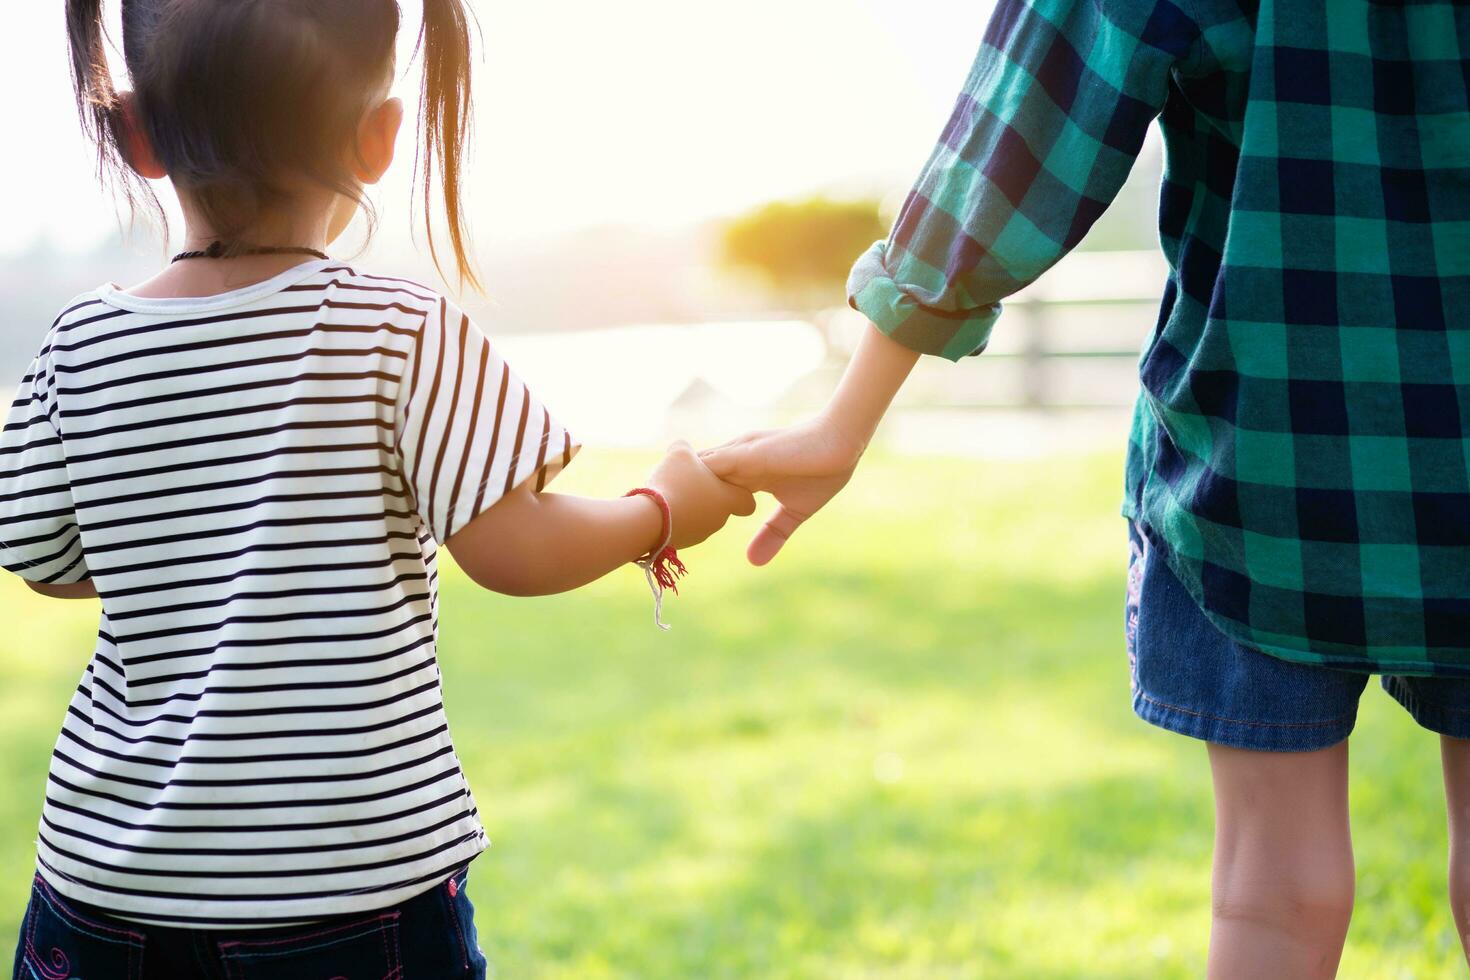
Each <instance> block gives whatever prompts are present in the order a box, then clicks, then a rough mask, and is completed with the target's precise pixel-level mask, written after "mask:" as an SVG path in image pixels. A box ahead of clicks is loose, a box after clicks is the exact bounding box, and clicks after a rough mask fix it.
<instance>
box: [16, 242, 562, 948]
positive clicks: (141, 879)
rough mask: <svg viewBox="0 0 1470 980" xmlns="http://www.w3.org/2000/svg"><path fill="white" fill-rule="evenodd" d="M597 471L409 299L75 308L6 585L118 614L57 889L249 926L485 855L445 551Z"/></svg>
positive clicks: (57, 814) (87, 721)
mask: <svg viewBox="0 0 1470 980" xmlns="http://www.w3.org/2000/svg"><path fill="white" fill-rule="evenodd" d="M575 448H576V444H575V443H574V442H573V440H572V438H571V437H570V436H569V435H568V433H567V431H566V430H565V429H564V428H563V427H562V426H561V425H559V424H558V423H557V422H556V421H555V420H554V419H553V418H552V417H551V416H550V415H549V414H548V413H547V411H546V409H545V408H544V407H543V406H542V405H541V403H540V402H538V401H537V400H536V398H535V397H534V396H533V395H532V394H531V393H530V392H529V391H528V390H527V389H526V387H525V386H524V385H523V384H522V383H521V382H520V380H519V379H518V378H517V377H516V376H515V375H514V374H513V373H512V372H511V371H510V369H509V368H508V367H507V366H506V364H505V363H504V361H502V360H501V358H500V357H499V355H498V354H497V353H496V351H495V349H494V348H493V347H492V346H491V345H490V343H489V342H488V341H487V340H486V338H485V336H484V335H483V334H482V333H481V332H480V331H479V330H478V329H477V328H476V327H475V326H474V324H472V323H471V322H470V321H469V319H468V318H467V317H466V316H465V315H464V314H463V313H461V312H460V311H459V310H458V309H456V308H455V307H454V306H453V305H452V304H451V303H449V302H447V301H446V300H444V299H443V298H441V297H439V296H437V295H435V294H434V293H433V292H432V291H430V290H428V289H426V288H425V287H423V286H419V285H416V284H414V283H411V282H407V281H404V280H401V279H387V278H382V277H377V276H368V275H364V274H361V273H358V272H356V271H355V270H353V269H351V268H349V267H347V266H345V265H343V264H340V263H335V262H331V261H318V262H308V263H306V264H304V265H300V266H297V267H295V268H293V269H290V270H289V271H287V272H285V273H283V274H281V275H279V276H277V277H275V278H273V279H270V280H268V281H265V282H261V283H258V284H256V285H252V286H249V287H247V288H244V289H240V290H236V291H233V292H229V293H225V294H221V295H216V296H210V297H204V298H171V299H143V298H139V297H135V296H130V295H127V294H125V293H123V292H121V291H120V290H118V289H117V288H116V287H113V286H104V287H101V288H99V289H97V290H95V291H93V292H91V293H87V294H84V295H82V296H80V297H78V298H77V299H76V300H75V301H73V302H72V303H71V304H69V305H68V307H67V309H66V310H65V311H64V312H63V313H62V314H61V316H60V317H59V318H58V320H57V322H56V324H55V325H54V326H53V327H52V329H51V330H50V332H49V333H48V334H47V336H46V339H45V342H44V345H43V347H42V348H41V352H40V353H39V354H38V355H37V357H36V359H35V361H34V363H33V364H32V365H31V368H30V370H29V372H28V373H27V374H26V376H25V377H24V378H23V379H22V380H21V384H20V389H19V394H18V395H17V397H16V400H15V405H14V408H13V409H12V411H11V414H10V417H9V421H8V423H7V424H6V426H5V430H4V434H3V440H0V563H3V564H4V566H5V567H6V568H7V569H9V570H10V571H13V572H17V573H18V574H20V575H21V576H23V577H25V578H27V579H30V580H31V581H35V582H43V583H70V582H79V581H82V580H85V579H88V578H90V579H91V580H92V582H93V583H94V585H95V587H96V589H97V593H98V595H99V596H100V597H101V601H102V617H101V624H100V628H99V629H98V632H97V645H96V650H95V653H94V654H93V656H92V660H91V662H90V663H89V664H88V666H87V668H86V671H85V673H84V674H83V676H82V680H81V684H80V686H79V687H78V688H77V692H76V696H75V697H74V698H73V699H72V702H71V704H70V706H69V707H68V708H67V709H66V715H65V717H64V719H63V723H62V730H61V736H60V739H59V740H58V741H57V744H56V749H55V752H54V755H53V758H52V762H51V769H50V776H49V780H48V784H47V790H46V800H45V805H44V809H43V811H42V816H41V827H40V836H39V838H38V843H37V849H38V861H39V867H40V872H41V874H42V875H43V876H44V877H45V878H46V880H47V881H49V882H50V883H51V885H52V886H53V887H55V888H56V890H57V891H59V892H61V893H62V894H63V895H66V896H68V897H71V898H74V899H76V900H78V901H82V902H87V903H91V904H93V905H97V906H101V907H104V908H107V909H109V910H112V911H114V912H116V913H117V914H118V915H120V916H123V917H127V918H133V919H137V920H141V921H145V922H153V923H159V924H169V925H180V926H193V927H207V928H248V927H251V926H266V925H271V924H277V923H286V922H301V921H309V920H313V919H319V918H323V917H325V916H330V915H335V914H340V913H349V912H361V911H365V910H370V909H374V908H381V907H384V906H388V905H393V904H397V903H399V902H402V901H404V900H406V899H408V898H410V897H412V896H414V895H415V894H418V893H419V892H422V891H424V890H426V889H428V888H431V887H433V886H434V885H435V884H436V883H438V882H439V881H442V880H443V879H444V878H446V877H448V876H449V875H450V874H451V873H452V872H454V871H455V870H456V869H458V868H459V867H461V866H463V865H464V864H465V863H467V862H468V861H469V860H470V859H471V858H473V857H474V856H475V855H476V854H478V853H479V852H480V851H482V850H483V849H484V848H485V847H486V840H485V833H484V830H483V829H482V827H481V824H480V821H479V818H478V815H477V812H476V809H475V803H474V800H473V798H472V797H471V795H470V790H469V786H468V784H467V783H466V780H465V777H464V774H463V772H462V771H461V768H460V763H459V760H458V758H457V756H456V755H455V751H454V746H453V743H452V742H451V740H450V737H449V730H448V727H447V724H446V721H445V716H444V707H443V703H442V700H441V696H440V680H439V668H438V666H437V663H436V660H435V641H436V627H437V611H438V597H437V588H436V584H437V574H436V565H435V548H436V542H443V541H445V540H447V539H448V538H449V537H450V536H451V535H453V534H454V533H455V532H456V531H458V530H460V529H461V528H463V527H464V526H465V525H466V524H467V523H468V522H469V521H470V520H471V519H472V518H473V517H475V516H476V515H477V514H479V513H480V512H482V511H483V510H485V509H486V508H487V507H489V506H491V505H492V504H493V503H495V501H496V500H497V499H499V498H500V497H501V496H502V495H503V494H505V493H506V492H508V491H509V490H511V489H512V488H514V487H516V486H518V485H520V484H522V483H523V482H524V481H526V480H530V479H535V480H537V481H538V484H544V482H545V481H546V480H547V479H548V478H549V477H550V476H551V475H552V474H554V472H555V471H557V470H559V469H560V468H561V467H562V466H564V465H565V464H566V463H567V462H568V461H569V460H570V459H571V456H572V454H573V452H574V450H575ZM46 652H47V653H48V654H50V653H52V652H53V651H46ZM55 652H63V651H55Z"/></svg>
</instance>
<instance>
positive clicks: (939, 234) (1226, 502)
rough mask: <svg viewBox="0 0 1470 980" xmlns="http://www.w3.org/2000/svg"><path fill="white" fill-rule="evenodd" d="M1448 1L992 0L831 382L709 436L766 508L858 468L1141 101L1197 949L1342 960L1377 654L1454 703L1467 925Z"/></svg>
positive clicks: (1155, 565)
mask: <svg viewBox="0 0 1470 980" xmlns="http://www.w3.org/2000/svg"><path fill="white" fill-rule="evenodd" d="M1467 99H1470V5H1467V4H1464V3H1458V2H1450V0H1426V2H1418V3H1411V4H1397V3H1369V2H1363V0H1336V2H1330V3H1325V4H1324V3H1319V2H1306V0H1261V2H1260V3H1259V4H1257V3H1255V2H1251V0H1245V2H1241V0H1000V2H999V3H998V6H997V8H996V10H995V13H994V16H993V18H992V20H991V22H990V26H989V28H988V30H987V32H986V34H985V39H984V44H983V46H982V48H981V51H980V55H979V57H978V59H977V61H976V63H975V67H974V69H973V71H972V72H971V75H970V77H969V80H968V81H967V83H966V85H965V88H964V91H963V93H962V94H961V95H960V98H959V100H958V103H957V105H956V106H955V109H954V113H953V115H952V117H951V119H950V121H949V124H948V125H947V126H946V128H945V130H944V133H943V135H942V136H941V138H940V140H939V144H938V147H937V148H936V149H935V151H934V154H933V156H932V157H931V159H930V161H929V163H928V166H927V167H926V168H925V169H924V171H923V173H922V175H921V176H920V178H919V181H918V184H917V186H916V187H915V188H914V190H913V192H912V193H911V194H910V195H909V198H908V200H907V202H906V203H905V205H904V207H903V209H902V211H901V213H900V214H899V216H898V219H897V222H896V225H895V227H894V229H893V232H892V235H891V237H890V238H889V239H888V240H887V241H886V242H881V243H879V244H877V245H875V246H874V247H873V249H872V250H871V251H869V252H868V253H867V254H866V255H864V256H863V257H862V258H861V259H860V260H859V261H858V263H857V266H856V268H855V269H854V271H853V275H852V279H851V282H850V298H851V302H852V304H853V306H854V307H856V308H857V309H858V310H860V311H861V312H863V313H864V314H866V315H867V317H868V318H869V319H870V320H871V321H872V323H873V324H874V327H875V329H873V330H871V331H870V332H869V333H868V335H867V336H865V337H864V338H863V340H862V342H861V343H860V345H859V348H858V350H857V352H856V355H855V357H854V360H853V362H852V364H851V365H850V367H849V370H848V372H847V374H846V375H845V377H844V379H843V381H842V383H841V385H840V387H839V389H838V391H837V392H836V394H835V395H834V397H833V400H832V403H831V405H830V406H829V408H828V410H827V411H825V412H824V413H822V414H821V415H820V416H819V417H818V418H816V419H814V420H812V421H810V422H808V423H805V424H803V425H799V426H796V427H794V428H791V429H787V430H781V431H777V432H766V433H754V434H751V435H747V436H744V437H742V438H740V439H738V440H735V441H734V442H732V443H729V444H727V445H725V446H722V447H719V448H717V449H715V450H712V451H709V452H707V453H706V454H705V458H706V460H707V462H709V463H710V465H711V466H712V467H713V468H714V469H715V471H716V472H717V473H718V474H719V475H721V476H723V477H725V478H726V479H729V480H732V481H734V482H736V483H739V484H742V485H744V486H746V487H747V488H749V489H752V490H768V491H771V492H773V493H774V494H775V495H776V497H777V498H778V499H779V500H780V503H781V507H780V509H779V510H778V512H777V513H776V515H775V516H774V517H773V518H772V519H771V521H770V522H769V523H768V524H767V525H766V527H765V528H764V529H763V530H762V531H761V532H760V533H759V534H758V536H757V538H756V540H755V541H754V542H753V543H752V545H751V553H750V554H751V559H752V561H754V562H756V563H757V564H761V563H764V562H765V561H768V560H769V559H770V558H771V557H772V556H773V555H774V554H775V553H776V551H778V550H779V549H780V547H781V545H782V544H783V542H784V541H785V539H786V538H788V537H789V536H790V535H791V534H792V533H793V532H794V531H795V530H796V528H797V527H798V526H799V525H800V524H801V522H802V521H803V520H805V519H806V518H807V517H809V516H810V515H811V514H812V513H814V512H815V511H816V510H817V509H818V508H820V507H821V506H822V505H823V504H824V503H825V502H826V501H827V500H828V499H830V498H831V497H832V495H834V494H835V493H836V492H837V491H838V490H839V489H841V487H842V486H843V485H844V484H845V483H846V482H847V479H848V478H849V476H850V475H851V473H852V471H853V468H854V467H855V465H856V463H857V461H858V458H859V457H860V456H861V454H862V451H863V447H864V446H865V445H866V444H867V442H868V440H869V438H870V436H871V435H872V433H873V430H874V428H875V427H876V425H877V423H878V420H879V418H880V417H881V415H882V413H883V411H884V410H885V409H886V408H887V406H888V404H889V402H890V400H891V399H892V397H893V395H894V393H895V392H896V391H897V389H898V387H899V386H900V385H901V384H902V382H903V380H904V378H905V377H906V375H907V374H908V372H909V369H910V368H911V366H912V365H913V363H914V361H915V359H916V358H917V356H918V355H919V354H938V355H940V356H943V357H946V358H949V359H952V360H958V359H960V358H963V357H965V356H967V355H971V354H976V353H979V352H980V351H981V350H983V349H984V347H985V345H986V342H987V339H988V338H989V335H990V331H991V328H992V327H993V325H994V324H995V321H996V319H997V317H998V315H999V313H1000V300H1001V299H1002V298H1003V297H1005V296H1007V295H1008V294H1010V293H1013V292H1015V291H1016V290H1018V289H1020V288H1021V287H1023V286H1025V285H1026V284H1027V283H1029V282H1031V281H1032V280H1034V279H1036V278H1037V277H1038V276H1040V275H1041V274H1042V273H1043V272H1045V271H1046V270H1047V269H1048V268H1049V267H1050V266H1051V265H1052V264H1054V263H1055V262H1056V261H1057V260H1058V259H1060V258H1061V257H1062V256H1063V255H1064V254H1066V252H1067V251H1068V250H1069V249H1071V248H1072V247H1073V246H1075V245H1076V244H1077V243H1078V242H1079V241H1081V240H1082V238H1083V236H1084V235H1085V234H1086V233H1087V230H1088V229H1089V228H1090V227H1091V225H1092V224H1093V222H1094V221H1095V220H1096V219H1097V217H1098V216H1099V215H1100V214H1101V213H1102V211H1103V210H1104V208H1106V207H1107V206H1108V204H1109V203H1110V202H1111V200H1112V199H1113V197H1114V195H1115V194H1116V192H1117V191H1118V189H1119V187H1120V186H1121V185H1122V183H1123V181H1124V178H1125V176H1126V175H1127V173H1128V171H1129V168H1130V167H1131V165H1132V163H1133V161H1134V158H1135V157H1136V155H1137V153H1138V151H1139V149H1140V147H1141V145H1142V143H1143V140H1144V136H1145V133H1146V131H1147V130H1148V128H1149V126H1150V125H1151V124H1152V122H1153V120H1154V119H1158V120H1159V123H1160V126H1161V128H1162V130H1163V136H1164V146H1165V154H1166V168H1165V176H1164V184H1163V191H1162V194H1161V197H1160V205H1159V231H1160V237H1161V240H1162V244H1163V248H1164V251H1165V253H1166V255H1167V258H1168V261H1169V266H1170V275H1169V278H1168V281H1167V282H1166V283H1165V289H1164V299H1163V307H1162V310H1161V311H1160V315H1159V319H1158V325H1157V327H1156V329H1155V330H1154V332H1153V335H1152V337H1151V339H1150V340H1149V342H1148V345H1147V347H1146V349H1145V351H1144V352H1143V356H1142V360H1141V364H1140V376H1141V380H1142V390H1141V394H1140V397H1139V399H1138V403H1137V409H1136V411H1135V414H1134V421H1133V426H1132V435H1131V439H1130V443H1129V452H1128V463H1127V494H1126V503H1125V505H1124V513H1125V515H1126V516H1127V517H1128V518H1129V520H1130V528H1131V534H1130V537H1131V540H1132V553H1133V562H1134V567H1133V572H1132V574H1130V583H1131V585H1132V587H1131V588H1130V595H1129V631H1128V632H1129V636H1130V654H1131V655H1132V659H1133V664H1134V668H1133V682H1134V683H1133V700H1134V707H1135V710H1136V711H1137V713H1138V714H1139V715H1140V716H1141V717H1143V718H1144V719H1146V720H1148V721H1150V722H1152V723H1154V724H1157V725H1160V726H1162V727H1164V728H1168V729H1171V730H1173V731H1176V732H1180V733H1183V734H1186V735H1190V736H1193V737H1196V738H1200V739H1204V740H1206V741H1207V742H1209V743H1210V760H1211V763H1212V766H1213V771H1214V776H1215V787H1216V795H1217V810H1218V821H1217V824H1218V826H1217V830H1216V838H1217V839H1216V866H1215V879H1214V888H1215V905H1214V907H1215V918H1214V928H1213V933H1212V943H1211V971H1212V975H1216V976H1228V977H1240V976H1271V977H1288V976H1322V975H1328V974H1330V973H1331V972H1332V971H1333V970H1335V966H1336V963H1337V962H1338V958H1339V956H1340V953H1341V947H1342V942H1343V938H1344V935H1345V932H1346V929H1347V923H1348V918H1349V915H1350V913H1351V909H1352V898H1353V860H1352V845H1351V841H1350V838H1349V832H1348V818H1347V792H1346V777H1347V765H1346V760H1347V748H1346V739H1347V736H1348V734H1349V732H1350V731H1351V729H1352V727H1353V722H1354V719H1355V716H1356V711H1357V702H1358V698H1359V696H1360V695H1361V693H1362V691H1363V689H1364V687H1365V686H1366V683H1367V680H1368V678H1369V676H1370V674H1373V673H1379V674H1382V675H1384V678H1383V684H1384V687H1385V688H1386V689H1387V690H1388V692H1389V693H1390V694H1392V695H1393V696H1394V697H1395V698H1397V699H1398V700H1399V701H1400V702H1401V703H1402V704H1403V705H1404V707H1405V708H1407V709H1408V710H1409V712H1410V713H1411V714H1412V715H1413V716H1414V718H1415V719H1416V720H1417V721H1418V722H1419V723H1420V724H1421V725H1423V726H1424V727H1425V728H1428V729H1430V730H1431V731H1434V732H1437V733H1439V734H1440V735H1441V736H1442V742H1443V755H1444V763H1445V766H1444V768H1445V774H1446V786H1447V791H1448V796H1449V801H1450V825H1451V834H1452V840H1453V841H1454V846H1453V848H1452V852H1451V853H1452V855H1453V857H1452V860H1451V869H1450V870H1451V875H1450V883H1451V884H1450V892H1451V901H1452V905H1453V908H1454V912H1455V918H1456V922H1457V923H1458V925H1459V930H1460V934H1461V935H1462V936H1465V935H1467V933H1470V748H1467V746H1470V741H1465V739H1470V467H1467V446H1470V442H1467V437H1470V324H1467V323H1466V322H1465V320H1464V318H1463V317H1464V314H1465V313H1466V312H1470V102H1467Z"/></svg>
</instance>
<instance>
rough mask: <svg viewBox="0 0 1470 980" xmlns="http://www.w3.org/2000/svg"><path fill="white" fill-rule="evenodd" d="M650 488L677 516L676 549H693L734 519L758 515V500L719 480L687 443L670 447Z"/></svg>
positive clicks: (746, 492)
mask: <svg viewBox="0 0 1470 980" xmlns="http://www.w3.org/2000/svg"><path fill="white" fill-rule="evenodd" d="M648 485H649V486H650V487H652V488H653V489H655V490H657V491H658V492H659V493H661V494H663V496H664V499H665V500H667V501H668V502H669V510H670V511H671V512H672V513H673V515H674V537H673V540H672V541H671V542H670V543H671V544H672V545H673V546H674V547H675V548H691V547H693V546H694V545H697V544H699V543H700V542H701V541H703V540H705V539H706V538H708V537H709V536H710V535H712V534H714V533H715V532H716V531H718V530H719V529H720V528H722V527H724V526H725V522H726V521H728V520H729V519H730V517H731V515H738V516H740V517H748V516H750V515H751V514H753V513H755V498H754V497H752V496H751V495H750V493H749V492H748V491H746V490H742V489H741V488H740V487H736V486H732V485H731V484H728V483H726V482H724V481H723V480H721V479H720V478H719V477H717V476H715V475H714V473H712V472H711V471H710V469H709V467H707V466H705V465H704V463H703V462H701V461H700V459H699V457H698V456H696V455H695V454H694V450H693V449H692V448H690V446H689V443H687V442H683V441H680V442H676V443H674V444H673V445H672V446H670V447H669V453H668V455H667V456H665V457H664V459H663V462H661V463H659V464H658V466H657V467H655V468H654V471H653V473H652V474H651V475H650V476H649V478H648Z"/></svg>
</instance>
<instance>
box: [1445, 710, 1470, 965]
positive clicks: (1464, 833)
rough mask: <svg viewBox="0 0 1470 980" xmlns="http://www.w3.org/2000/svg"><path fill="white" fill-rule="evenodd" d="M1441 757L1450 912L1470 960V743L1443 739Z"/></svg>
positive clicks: (1462, 740)
mask: <svg viewBox="0 0 1470 980" xmlns="http://www.w3.org/2000/svg"><path fill="white" fill-rule="evenodd" d="M1439 754H1440V758H1441V760H1442V761H1443V763H1444V797H1445V806H1446V808H1447V809H1448V811H1449V817H1450V909H1451V910H1452V911H1453V912H1454V914H1455V929H1456V930H1457V931H1458V932H1459V933H1460V945H1461V947H1463V948H1464V950H1465V956H1466V958H1467V960H1470V741H1466V740H1464V739H1458V738H1441V739H1440V740H1439Z"/></svg>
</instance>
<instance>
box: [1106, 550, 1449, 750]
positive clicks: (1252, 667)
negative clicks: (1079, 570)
mask: <svg viewBox="0 0 1470 980" xmlns="http://www.w3.org/2000/svg"><path fill="white" fill-rule="evenodd" d="M1128 537H1129V544H1130V548H1129V551H1130V557H1129V563H1128V599H1127V605H1126V620H1125V630H1126V634H1127V641H1128V661H1129V666H1130V668H1131V671H1132V687H1133V710H1134V712H1135V713H1136V714H1137V715H1138V717H1140V718H1142V719H1143V720H1144V721H1146V722H1149V723H1150V724H1153V725H1157V726H1159V727H1160V728H1166V729H1168V730H1169V731H1171V732H1178V733H1179V734H1181V735H1188V736H1190V737H1192V738H1198V739H1203V740H1204V741H1206V742H1213V743H1215V744H1217V745H1228V746H1232V747H1234V748H1240V749H1255V750H1258V751H1263V752H1311V751H1315V750H1317V749H1325V748H1328V747H1329V746H1332V745H1336V744H1337V743H1338V742H1341V741H1342V740H1343V739H1345V738H1347V737H1348V735H1349V734H1351V733H1352V730H1353V725H1354V723H1355V722H1356V721H1357V720H1358V699H1359V698H1360V697H1361V696H1362V694H1363V689H1364V688H1365V687H1367V685H1368V679H1369V677H1370V676H1371V675H1369V674H1365V673H1360V672H1356V671H1348V670H1334V669H1332V668H1329V667H1313V666H1309V665H1305V664H1295V663H1291V662H1290V661H1287V660H1282V659H1280V658H1278V657H1273V656H1271V655H1270V654H1265V653H1261V652H1260V651H1258V650H1252V649H1250V648H1248V647H1244V646H1241V645H1240V644H1238V643H1236V642H1234V641H1233V640H1231V639H1230V638H1229V637H1227V636H1226V635H1225V634H1224V633H1222V632H1220V630H1219V629H1218V628H1217V627H1216V626H1215V625H1214V624H1213V623H1211V622H1210V621H1209V620H1208V619H1207V618H1205V614H1204V613H1203V612H1201V611H1200V608H1199V606H1198V604H1196V603H1195V601H1194V598H1193V597H1192V596H1191V595H1190V594H1189V593H1188V592H1187V591H1186V590H1185V588H1184V585H1183V584H1182V583H1180V581H1179V579H1178V578H1176V577H1175V575H1174V573H1173V571H1171V570H1170V568H1169V565H1168V562H1166V561H1165V560H1164V559H1163V557H1162V556H1160V555H1157V554H1155V553H1153V552H1152V551H1151V548H1150V545H1149V543H1148V539H1147V538H1145V537H1144V536H1143V535H1142V534H1141V533H1140V532H1139V530H1138V528H1137V527H1136V526H1135V525H1133V524H1132V523H1130V524H1129V535H1128ZM1383 689H1384V690H1385V691H1387V692H1388V693H1389V694H1390V695H1392V696H1393V698H1394V699H1395V700H1397V701H1398V702H1399V704H1401V705H1403V706H1404V708H1405V709H1406V710H1407V711H1408V712H1409V714H1410V715H1412V716H1413V717H1414V720H1415V721H1417V722H1418V723H1419V724H1420V725H1422V726H1423V727H1424V728H1427V729H1429V730H1430V731H1432V732H1436V733H1438V734H1440V735H1448V736H1449V737H1451V738H1470V679H1466V678H1458V677H1396V676H1388V675H1385V676H1384V677H1383Z"/></svg>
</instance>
